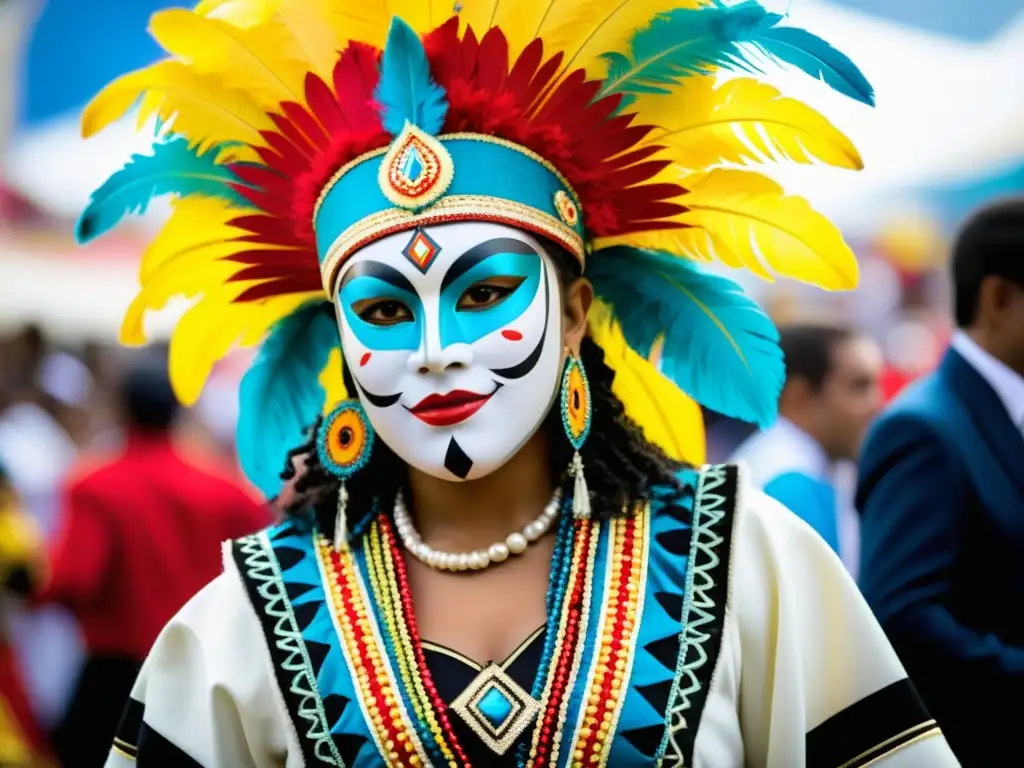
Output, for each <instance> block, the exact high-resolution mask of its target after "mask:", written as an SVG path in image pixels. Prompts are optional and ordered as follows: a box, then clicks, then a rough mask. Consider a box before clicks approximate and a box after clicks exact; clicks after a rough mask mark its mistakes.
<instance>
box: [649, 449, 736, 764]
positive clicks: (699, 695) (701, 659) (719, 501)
mask: <svg viewBox="0 0 1024 768" xmlns="http://www.w3.org/2000/svg"><path fill="white" fill-rule="evenodd" d="M738 490H739V475H738V472H737V470H736V467H734V466H729V465H726V464H717V465H709V466H706V467H704V469H703V470H702V471H701V473H700V477H699V479H698V482H697V492H696V496H695V501H694V506H693V537H692V542H691V547H690V552H689V563H688V567H689V568H690V569H692V573H693V575H694V578H693V579H691V581H690V583H691V584H692V585H693V586H692V593H691V594H690V595H687V599H686V606H687V615H685V616H683V622H682V623H683V633H682V643H681V646H682V647H681V648H680V651H679V653H680V661H681V665H680V667H679V671H678V672H677V674H676V675H675V678H674V679H673V681H672V693H671V695H670V696H669V702H668V708H667V711H666V715H665V725H666V728H665V732H664V736H663V737H662V741H661V744H660V745H659V747H658V752H657V754H656V758H659V760H658V762H659V764H660V765H663V766H664V768H682V767H683V766H688V765H691V764H692V762H693V749H694V743H695V741H696V737H697V732H698V730H699V728H700V719H701V715H702V714H703V713H704V705H705V704H706V703H707V698H708V692H709V690H708V689H709V686H710V684H711V676H712V675H713V674H714V671H715V667H716V666H717V664H718V655H719V652H720V650H721V646H722V628H723V626H724V623H725V610H726V602H727V599H728V594H729V560H730V557H731V554H732V532H733V520H734V519H735V511H736V498H737V493H738Z"/></svg>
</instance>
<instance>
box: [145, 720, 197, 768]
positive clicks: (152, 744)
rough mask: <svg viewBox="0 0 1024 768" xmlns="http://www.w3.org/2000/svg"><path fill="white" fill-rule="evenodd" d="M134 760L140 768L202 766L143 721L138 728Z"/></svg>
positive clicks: (190, 767) (195, 767)
mask: <svg viewBox="0 0 1024 768" xmlns="http://www.w3.org/2000/svg"><path fill="white" fill-rule="evenodd" d="M135 760H136V762H137V763H138V765H139V767H140V768H203V767H202V766H201V765H200V764H199V763H197V762H196V761H195V760H193V759H192V758H191V757H189V756H188V755H186V754H185V753H184V752H183V751H181V749H179V748H178V747H176V746H174V745H173V744H171V742H169V741H168V740H167V739H165V738H164V737H163V736H161V735H160V734H159V733H158V732H157V731H154V730H153V729H152V728H150V727H149V725H148V724H147V723H145V722H143V723H142V727H141V728H140V729H139V751H138V754H137V755H136V758H135Z"/></svg>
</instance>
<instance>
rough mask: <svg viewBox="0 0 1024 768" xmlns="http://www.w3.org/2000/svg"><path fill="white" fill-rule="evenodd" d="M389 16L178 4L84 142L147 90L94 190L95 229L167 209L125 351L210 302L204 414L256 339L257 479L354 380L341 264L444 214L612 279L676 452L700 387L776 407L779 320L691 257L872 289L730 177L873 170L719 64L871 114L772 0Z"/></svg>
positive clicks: (192, 382)
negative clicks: (154, 52) (821, 88)
mask: <svg viewBox="0 0 1024 768" xmlns="http://www.w3.org/2000/svg"><path fill="white" fill-rule="evenodd" d="M371 6H372V8H371V7H369V6H365V4H359V3H356V2H353V0H204V2H201V3H200V4H199V5H198V6H197V7H196V8H195V10H193V11H189V10H177V9H176V10H167V11H162V12H159V13H157V14H156V15H154V16H153V18H152V22H151V25H150V31H151V32H152V34H153V36H154V37H155V38H156V39H157V41H158V42H159V43H160V44H161V45H162V46H163V47H164V48H165V49H166V50H167V52H168V53H169V54H171V57H170V58H168V59H166V60H163V61H160V62H158V63H156V64H154V65H152V66H150V67H147V68H145V69H143V70H139V71H137V72H132V73H130V74H127V75H125V76H123V77H121V78H120V79H118V80H116V81H115V82H113V83H111V84H110V85H108V86H107V87H106V88H105V89H104V90H103V91H102V92H101V93H100V94H99V95H98V96H97V97H96V98H95V99H94V100H93V102H92V103H91V104H90V105H89V106H88V107H87V109H86V111H85V114H84V116H83V130H84V133H85V134H86V135H87V136H88V135H91V134H94V133H96V132H97V131H99V130H101V129H102V128H103V127H104V126H106V125H108V124H109V123H110V122H112V121H114V120H116V119H118V118H120V117H121V116H122V115H123V114H124V113H125V112H126V111H127V110H128V109H129V108H131V107H132V106H133V105H134V104H136V103H137V102H138V103H140V114H139V119H140V124H141V123H142V122H144V121H146V120H148V119H149V118H151V117H153V116H156V117H157V118H158V119H159V123H160V125H161V130H160V134H159V136H158V138H157V140H156V142H155V145H154V148H153V153H152V155H149V156H140V157H135V158H133V159H132V160H131V161H130V162H129V163H128V165H127V166H125V168H124V169H123V170H121V171H119V172H118V173H116V174H114V176H112V177H111V178H110V180H108V181H107V182H106V183H105V184H104V185H103V186H102V187H101V188H100V189H99V190H98V191H97V192H96V193H95V194H94V196H93V198H92V202H91V203H90V205H89V207H88V209H87V210H86V211H85V212H84V214H83V215H82V218H81V220H80V222H79V227H78V235H79V237H80V238H81V239H82V240H88V239H91V238H93V237H96V236H98V235H100V234H102V233H103V232H105V231H106V230H108V229H110V228H111V227H113V226H114V225H115V224H116V223H117V222H118V221H119V219H120V218H121V217H122V216H124V215H125V214H128V213H137V212H139V211H142V210H144V209H145V207H146V205H147V203H148V201H149V200H150V199H151V198H152V197H153V196H155V195H160V194H171V195H174V196H175V200H174V211H173V214H172V216H171V218H170V220H169V221H168V223H167V224H166V226H165V227H164V229H163V231H162V232H161V233H160V235H159V237H158V238H157V239H156V240H155V242H154V243H153V244H152V245H151V246H150V248H149V250H148V251H147V252H146V254H145V256H144V258H143V262H142V267H141V283H142V290H141V292H140V294H139V296H138V297H137V298H136V300H135V302H134V303H133V304H132V306H131V308H130V309H129V311H128V314H127V317H126V319H125V323H124V327H123V328H122V340H123V341H125V342H128V343H139V342H142V341H144V334H143V327H142V318H143V315H144V313H145V312H146V311H147V310H154V309H160V308H161V307H162V306H163V305H164V304H165V303H166V301H167V300H168V299H169V298H170V297H172V296H175V295H184V296H188V297H198V300H197V301H196V303H195V304H194V305H193V306H192V308H191V309H190V310H189V311H188V312H187V313H186V314H185V315H184V317H183V318H182V320H181V322H180V324H179V325H178V327H177V329H176V330H175V333H174V335H173V337H172V341H171V352H170V355H171V360H170V365H171V374H172V379H173V383H174V385H175V388H176V390H177V392H178V395H179V397H180V398H181V399H182V400H183V401H185V402H190V401H193V400H195V399H196V397H197V396H198V395H199V392H200V390H201V388H202V385H203V383H204V381H205V379H206V377H207V375H208V374H209V372H210V369H211V367H212V366H213V364H214V363H215V362H216V361H217V360H218V359H219V358H221V357H222V356H223V355H224V354H226V353H227V352H228V350H229V349H231V348H232V347H234V346H236V345H253V344H257V343H259V342H261V341H263V348H262V352H261V354H260V356H259V357H258V359H257V361H256V363H255V364H254V366H253V368H252V370H251V371H250V372H249V373H248V374H247V375H246V378H245V380H244V382H243V386H242V393H241V397H242V414H241V424H240V427H239V429H240V440H239V448H240V451H241V454H242V459H243V466H244V468H245V469H246V471H247V472H248V474H249V475H250V477H251V478H252V479H253V480H254V481H255V482H256V483H257V484H258V485H260V486H261V487H262V488H263V489H264V491H266V492H267V493H274V492H275V490H276V488H277V485H278V480H277V472H278V470H279V468H280V465H281V461H282V457H283V452H284V451H285V450H286V449H287V448H288V447H290V446H293V445H295V444H297V443H299V442H300V441H301V439H302V434H303V430H304V428H305V427H306V426H308V424H309V423H310V422H311V421H312V420H313V419H314V418H315V416H316V412H317V411H318V410H320V409H321V408H323V407H326V406H329V405H330V404H331V403H330V402H328V401H330V400H333V399H335V398H338V397H341V396H342V395H343V392H342V391H341V387H340V386H339V381H338V378H339V377H338V376H336V375H335V376H331V375H330V371H331V370H332V369H337V371H338V372H340V364H339V363H338V360H337V354H336V351H337V349H338V345H339V339H338V333H337V330H336V328H335V327H334V325H333V323H334V321H333V316H332V314H331V313H330V312H329V311H325V310H324V302H327V301H330V300H331V299H332V298H333V295H332V292H333V290H334V278H335V276H336V275H337V274H338V270H339V269H340V267H341V266H342V264H343V263H344V261H345V259H346V258H348V256H350V255H351V254H352V253H353V252H354V251H356V250H357V249H359V248H360V247H362V246H363V245H365V244H367V243H369V242H372V241H373V240H374V239H376V238H380V237H383V236H385V235H387V234H390V233H392V232H396V231H401V230H404V229H411V228H414V227H416V226H419V225H423V224H428V223H440V222H449V221H459V220H467V219H470V220H485V221H497V222H502V223H507V224H510V225H513V226H516V227H520V228H522V229H525V230H528V231H530V232H533V233H536V234H538V235H540V236H542V237H544V238H546V239H548V240H551V241H553V242H555V243H557V244H558V245H560V246H561V247H562V248H564V249H565V250H566V251H568V252H569V253H571V254H572V255H574V256H575V257H576V258H577V259H578V260H579V262H580V264H581V265H582V266H583V267H584V269H585V274H586V275H587V276H589V278H590V279H591V280H592V281H593V283H594V286H595V290H596V294H597V297H598V299H599V305H598V308H597V311H595V312H594V313H593V317H592V319H591V333H592V335H593V337H594V338H595V340H596V341H597V342H598V343H599V344H601V345H602V347H603V348H604V350H605V353H606V356H607V358H608V361H609V363H610V364H611V366H612V367H613V368H614V369H615V370H616V383H615V387H616V391H617V392H618V394H619V395H620V397H621V398H622V399H623V401H624V403H625V406H626V410H627V413H629V414H630V415H631V416H633V417H634V418H635V419H636V420H637V421H638V422H639V423H640V425H641V426H642V427H643V428H644V430H645V432H646V433H647V435H648V437H649V438H651V439H653V440H655V441H657V442H658V443H659V444H660V445H661V446H662V447H663V448H665V449H666V450H668V452H669V453H671V454H672V455H674V456H676V457H679V458H687V459H690V460H695V461H699V460H701V459H702V455H701V454H702V453H703V445H702V439H703V438H702V429H701V427H700V421H699V412H698V411H697V409H696V407H695V406H694V404H693V401H692V400H690V399H689V398H687V397H686V395H689V396H690V397H692V399H693V400H695V401H696V402H699V403H701V404H703V405H705V406H707V407H709V408H712V409H714V410H716V411H719V412H721V413H723V414H726V415H730V416H734V417H738V418H741V419H745V420H748V421H753V422H757V423H761V424H764V423H767V422H770V421H771V420H772V419H773V418H774V416H775V410H776V400H777V397H778V393H779V391H780V388H781V385H782V381H783V375H784V368H783V362H782V356H781V353H780V351H779V349H778V346H777V333H776V331H775V329H774V327H773V326H772V323H771V322H770V321H769V320H768V319H767V317H765V316H764V314H763V313H762V312H761V311H760V309H759V308H758V307H757V306H756V305H755V304H754V303H753V302H752V301H751V300H750V299H749V298H747V297H746V296H744V294H743V292H742V290H741V289H740V288H739V286H738V285H736V284H735V283H733V282H732V281H730V280H728V279H725V278H723V277H718V276H713V275H711V274H706V273H704V272H703V271H701V269H700V268H699V266H698V262H700V261H709V260H712V259H718V260H719V261H721V262H723V263H725V264H727V265H729V266H731V267H744V268H746V269H749V270H750V271H752V272H754V273H755V274H757V275H759V276H761V277H764V278H767V279H771V277H772V276H773V275H782V276H786V277H792V278H796V279H798V280H803V281H805V282H809V283H812V284H815V285H818V286H821V287H823V288H826V289H849V288H852V287H854V286H855V285H856V283H857V264H856V261H855V259H854V257H853V254H852V253H851V252H850V250H849V248H848V247H847V246H846V245H845V243H844V242H843V239H842V237H841V235H840V234H839V232H838V231H837V230H836V229H835V228H834V227H833V226H832V225H831V224H830V223H829V222H828V221H827V220H826V219H824V218H823V217H822V216H821V215H819V214H818V213H816V212H815V211H813V210H812V209H811V208H810V206H809V205H808V204H807V203H806V202H805V201H803V200H802V199H800V198H795V197H787V196H786V195H785V194H784V193H783V191H782V190H781V189H780V187H779V186H778V185H777V184H775V183H774V182H773V181H771V180H769V179H768V178H766V177H764V176H761V175H759V174H757V173H754V172H752V171H750V170H746V169H744V168H741V167H737V166H742V165H747V164H749V163H750V162H753V161H757V160H758V159H760V158H763V157H766V156H773V155H774V156H781V157H783V158H786V159H789V160H792V161H796V162H805V163H806V162H815V161H820V162H825V163H829V164H832V165H836V166H840V167H844V168H860V167H861V159H860V156H859V155H858V154H857V151H856V149H855V148H854V147H853V145H852V144H851V142H850V141H849V140H848V139H847V138H846V137H845V136H844V135H843V134H842V133H840V132H839V131H838V130H836V129H835V128H834V127H833V126H832V125H831V124H830V123H829V122H828V121H827V120H826V119H825V118H824V117H822V116H821V115H820V114H818V113H817V112H815V111H814V110H813V109H811V108H810V107H808V106H806V105H804V104H802V103H800V102H797V101H794V100H792V99H787V98H784V97H783V96H781V94H780V93H779V92H778V91H777V90H776V89H775V88H773V87H771V86H769V85H765V84H762V83H760V82H758V81H757V80H756V79H753V78H751V77H734V78H731V79H721V78H719V77H718V74H719V72H720V71H721V70H740V71H742V72H744V73H747V74H753V73H757V72H759V71H760V70H761V68H762V67H763V66H764V65H765V64H769V63H783V64H786V65H789V66H792V67H797V68H799V69H801V70H803V71H805V72H807V73H808V74H810V75H811V76H812V77H815V78H818V79H821V80H823V81H824V82H825V83H827V84H828V85H830V86H831V87H832V88H834V89H836V90H837V91H839V92H841V93H843V94H846V95H847V96H850V97H852V98H854V99H857V100H859V101H862V102H866V103H871V102H872V101H873V93H872V90H871V86H870V85H869V84H868V82H867V81H866V79H865V78H864V76H863V75H862V74H861V73H860V71H859V70H858V69H857V68H856V66H854V64H853V63H852V62H851V61H850V60H849V59H848V58H846V57H845V56H844V55H843V54H841V53H839V52H838V51H836V50H835V49H834V48H832V47H831V46H830V45H829V44H828V43H826V42H824V41H823V40H821V39H820V38H818V37H815V36H814V35H812V34H810V33H808V32H806V31H804V30H801V29H796V28H793V27H788V26H785V25H784V18H783V17H782V16H781V15H779V14H775V13H769V12H768V11H766V10H765V9H764V8H762V7H761V6H760V5H758V4H757V3H756V2H754V1H753V0H743V1H742V2H738V3H735V4H731V5H726V4H724V3H722V2H718V1H717V0H710V2H705V1H704V0H594V1H592V2H586V3H582V2H579V0H529V1H526V0H515V2H513V1H512V0H462V2H460V3H459V4H457V5H456V6H455V8H454V15H453V14H452V13H451V12H449V8H450V6H447V5H446V4H445V3H441V2H424V0H389V1H388V2H384V3H381V4H378V5H376V6H374V5H373V4H371ZM376 8H380V10H375V9H376ZM655 350H657V353H658V354H659V356H660V361H659V365H660V373H659V371H658V369H656V368H655V366H654V365H652V363H651V358H652V354H653V353H654V352H655ZM332 358H334V360H333V365H329V363H330V362H331V360H332ZM665 377H667V379H671V381H672V382H675V384H676V385H678V389H677V388H676V387H674V386H670V385H669V382H668V381H667V380H666V378H665ZM680 390H682V392H680ZM683 392H685V393H686V395H684V394H683ZM257 419H258V422H259V423H258V424H256V423H255V421H254V420H257ZM695 425H696V431H694V426H695Z"/></svg>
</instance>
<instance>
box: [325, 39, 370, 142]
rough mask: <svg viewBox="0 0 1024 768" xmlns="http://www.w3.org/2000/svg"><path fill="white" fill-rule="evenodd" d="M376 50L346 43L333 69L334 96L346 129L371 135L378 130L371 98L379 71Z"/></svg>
mask: <svg viewBox="0 0 1024 768" xmlns="http://www.w3.org/2000/svg"><path fill="white" fill-rule="evenodd" d="M379 60H380V51H378V50H377V49H376V48H374V47H373V46H370V45H366V44H365V43H350V44H349V46H348V48H346V49H345V52H344V53H342V54H341V58H340V59H338V63H337V64H336V65H335V67H334V94H335V97H336V98H337V100H338V105H339V107H340V108H341V111H342V113H343V114H344V115H345V120H346V121H347V122H348V125H349V130H351V131H353V132H355V133H374V132H377V131H380V130H382V128H381V124H380V112H379V111H378V110H377V106H376V103H375V102H374V99H373V92H374V90H375V89H376V88H377V81H378V79H379V78H380V71H379V69H378V67H377V64H378V62H379Z"/></svg>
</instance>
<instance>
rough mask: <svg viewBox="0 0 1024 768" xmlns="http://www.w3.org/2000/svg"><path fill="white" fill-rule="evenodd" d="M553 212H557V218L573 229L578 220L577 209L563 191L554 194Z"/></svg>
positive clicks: (578, 213) (578, 212) (578, 211)
mask: <svg viewBox="0 0 1024 768" xmlns="http://www.w3.org/2000/svg"><path fill="white" fill-rule="evenodd" d="M555 210H556V211H558V217H559V218H560V219H561V220H562V221H564V222H565V223H566V224H568V225H569V226H570V227H575V226H576V223H577V222H578V221H579V220H580V210H579V208H578V207H577V206H576V203H574V202H573V201H572V198H571V197H569V194H568V193H567V192H566V191H565V190H564V189H560V190H558V191H557V192H555Z"/></svg>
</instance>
